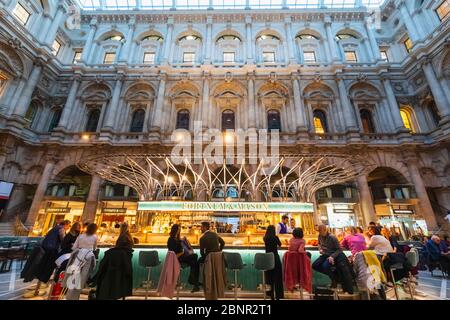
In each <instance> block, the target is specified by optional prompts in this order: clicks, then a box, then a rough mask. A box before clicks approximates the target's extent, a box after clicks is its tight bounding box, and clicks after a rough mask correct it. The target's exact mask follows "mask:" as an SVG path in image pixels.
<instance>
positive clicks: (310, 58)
mask: <svg viewBox="0 0 450 320" xmlns="http://www.w3.org/2000/svg"><path fill="white" fill-rule="evenodd" d="M303 59H304V60H305V63H315V62H316V53H315V52H314V51H305V52H303Z"/></svg>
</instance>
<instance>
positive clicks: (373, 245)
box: [369, 235, 394, 256]
mask: <svg viewBox="0 0 450 320" xmlns="http://www.w3.org/2000/svg"><path fill="white" fill-rule="evenodd" d="M369 249H373V250H374V251H375V253H376V254H377V255H381V256H382V255H384V254H386V253H392V252H394V249H392V246H391V243H390V242H389V240H388V239H386V238H385V237H383V236H379V235H374V236H372V237H371V238H370V242H369Z"/></svg>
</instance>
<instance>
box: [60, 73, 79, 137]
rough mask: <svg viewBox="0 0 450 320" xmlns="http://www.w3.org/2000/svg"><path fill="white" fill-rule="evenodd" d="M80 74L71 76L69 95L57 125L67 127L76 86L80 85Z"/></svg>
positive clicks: (75, 94) (73, 105)
mask: <svg viewBox="0 0 450 320" xmlns="http://www.w3.org/2000/svg"><path fill="white" fill-rule="evenodd" d="M80 83H81V76H80V75H78V74H75V75H74V77H73V82H72V86H71V87H70V91H69V96H68V97H67V100H66V104H65V105H64V108H63V110H62V114H61V119H60V120H59V124H58V127H61V128H64V129H67V125H68V122H69V118H70V115H71V114H72V111H73V109H74V107H75V101H76V98H77V93H78V88H79V87H80Z"/></svg>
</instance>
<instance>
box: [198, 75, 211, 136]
mask: <svg viewBox="0 0 450 320" xmlns="http://www.w3.org/2000/svg"><path fill="white" fill-rule="evenodd" d="M211 108H212V106H210V105H209V74H206V73H205V74H204V75H203V93H202V108H201V110H200V111H201V112H200V120H201V121H202V128H203V129H204V128H208V127H209V115H210V114H211V113H210V109H211Z"/></svg>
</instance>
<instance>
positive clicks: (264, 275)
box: [262, 271, 266, 300]
mask: <svg viewBox="0 0 450 320" xmlns="http://www.w3.org/2000/svg"><path fill="white" fill-rule="evenodd" d="M262 287H263V293H264V300H266V274H265V272H264V271H263V272H262Z"/></svg>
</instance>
